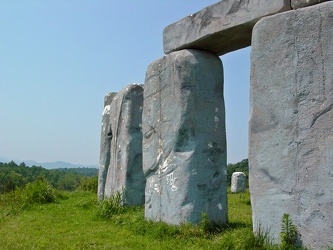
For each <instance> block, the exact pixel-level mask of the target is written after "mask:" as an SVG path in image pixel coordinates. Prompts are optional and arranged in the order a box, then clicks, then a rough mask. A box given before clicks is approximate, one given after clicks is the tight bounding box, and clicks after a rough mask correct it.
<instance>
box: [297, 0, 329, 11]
mask: <svg viewBox="0 0 333 250" xmlns="http://www.w3.org/2000/svg"><path fill="white" fill-rule="evenodd" d="M327 1H331V0H291V7H292V8H293V9H299V8H303V7H307V6H310V5H314V4H318V3H323V2H327Z"/></svg>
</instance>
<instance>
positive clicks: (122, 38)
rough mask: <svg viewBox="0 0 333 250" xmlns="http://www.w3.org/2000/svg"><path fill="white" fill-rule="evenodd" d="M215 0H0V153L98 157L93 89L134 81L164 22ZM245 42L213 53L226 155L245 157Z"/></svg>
mask: <svg viewBox="0 0 333 250" xmlns="http://www.w3.org/2000/svg"><path fill="white" fill-rule="evenodd" d="M216 2H218V1H216V0H201V1H189V0H187V1H185V0H168V1H156V0H141V1H137V0H122V1H115V0H108V1H106V0H89V1H87V0H53V1H51V0H29V1H23V0H22V1H20V0H10V1H9V0H0V55H1V56H0V157H6V158H9V159H17V160H30V159H31V160H36V161H38V162H51V161H58V160H61V161H68V162H72V163H78V164H95V165H97V164H98V161H99V144H100V125H101V113H102V111H103V98H104V95H105V94H106V93H108V92H117V91H119V90H121V89H122V88H123V87H125V86H126V85H128V84H131V83H144V78H145V73H146V69H147V66H148V65H149V64H150V63H151V62H152V61H154V60H156V59H158V58H159V57H161V56H163V46H162V31H163V28H164V27H165V26H167V25H168V24H170V23H173V22H175V21H177V20H179V19H181V18H183V17H185V16H187V15H189V14H192V13H194V12H196V11H199V10H200V9H202V8H204V7H205V6H208V5H210V4H213V3H216ZM249 57H250V49H249V48H246V49H243V50H240V51H236V52H233V53H229V54H227V55H224V56H222V61H223V64H224V69H225V70H224V74H225V99H226V109H227V110H226V111H227V114H226V116H227V140H228V162H232V163H234V162H237V161H240V160H242V159H244V158H247V129H248V113H249V104H248V102H249V101H248V99H249V96H248V95H249V75H250V73H249V72H250V71H249V67H250V66H249Z"/></svg>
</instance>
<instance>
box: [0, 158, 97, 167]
mask: <svg viewBox="0 0 333 250" xmlns="http://www.w3.org/2000/svg"><path fill="white" fill-rule="evenodd" d="M10 161H11V160H8V159H6V158H0V162H3V163H8V162H10ZM13 161H14V162H15V163H16V164H20V163H21V162H24V163H25V165H27V166H29V167H32V166H41V167H43V168H46V169H57V168H98V165H82V164H73V163H69V162H64V161H56V162H36V161H33V160H25V161H21V160H13Z"/></svg>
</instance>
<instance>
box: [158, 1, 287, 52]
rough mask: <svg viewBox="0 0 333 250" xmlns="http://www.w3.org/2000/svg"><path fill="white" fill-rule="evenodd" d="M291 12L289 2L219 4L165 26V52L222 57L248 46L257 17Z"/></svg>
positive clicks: (227, 2) (228, 2)
mask: <svg viewBox="0 0 333 250" xmlns="http://www.w3.org/2000/svg"><path fill="white" fill-rule="evenodd" d="M290 9H291V7H290V0H265V1H262V0H223V1H219V2H217V3H216V4H213V5H211V6H208V7H206V8H204V9H202V10H201V11H199V12H197V13H195V14H193V15H189V16H187V17H185V18H183V19H181V20H179V21H178V22H175V23H173V24H170V25H169V26H167V27H166V28H165V29H164V31H163V48H164V52H165V53H166V54H168V53H170V52H172V51H176V50H181V49H202V50H208V51H211V52H214V53H215V54H217V55H223V54H226V53H228V52H231V51H234V50H237V49H241V48H244V47H247V46H249V45H250V44H251V34H252V28H253V26H254V24H255V23H256V22H257V21H258V20H259V19H260V18H262V17H264V16H268V15H273V14H276V13H278V12H282V11H286V10H290Z"/></svg>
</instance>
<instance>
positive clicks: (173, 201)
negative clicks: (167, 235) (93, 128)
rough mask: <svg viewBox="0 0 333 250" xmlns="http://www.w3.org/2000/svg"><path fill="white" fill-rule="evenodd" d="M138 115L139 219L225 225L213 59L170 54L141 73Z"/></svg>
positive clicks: (221, 122)
mask: <svg viewBox="0 0 333 250" xmlns="http://www.w3.org/2000/svg"><path fill="white" fill-rule="evenodd" d="M143 106H144V111H143V125H142V126H143V128H142V129H143V170H144V173H145V176H146V178H147V183H146V191H145V196H146V201H145V216H146V218H148V219H151V220H153V221H164V222H167V223H170V224H180V223H182V222H186V221H188V222H191V223H198V222H199V221H201V219H202V213H207V215H208V218H209V219H210V220H211V221H212V222H214V223H217V224H224V223H226V222H227V197H226V138H225V111H224V100H223V69H222V63H221V61H220V59H219V57H218V56H216V55H214V54H211V53H208V52H204V51H197V50H183V51H179V52H174V53H171V54H170V55H167V56H165V57H163V58H161V59H159V60H157V61H155V62H153V63H152V64H151V65H150V66H149V67H148V70H147V74H146V80H145V92H144V105H143Z"/></svg>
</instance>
